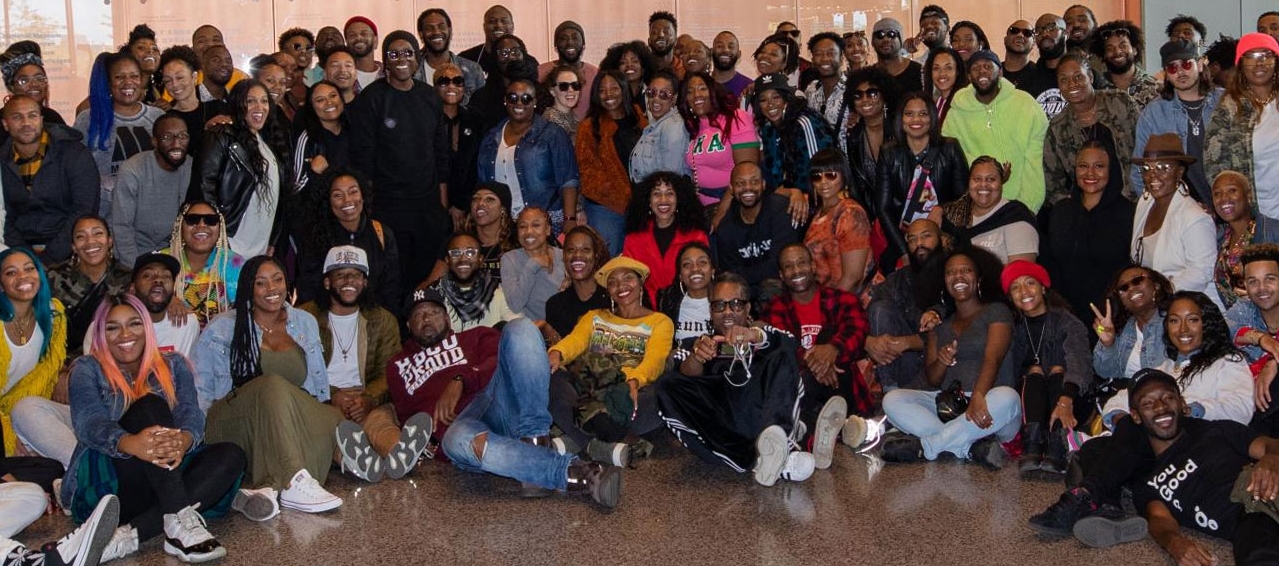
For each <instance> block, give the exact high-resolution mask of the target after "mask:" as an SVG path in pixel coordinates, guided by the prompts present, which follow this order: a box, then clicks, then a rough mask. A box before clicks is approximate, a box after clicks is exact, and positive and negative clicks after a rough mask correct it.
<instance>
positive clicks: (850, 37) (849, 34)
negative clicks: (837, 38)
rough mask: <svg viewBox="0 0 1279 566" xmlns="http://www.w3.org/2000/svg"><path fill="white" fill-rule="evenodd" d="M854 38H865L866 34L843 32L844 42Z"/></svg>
mask: <svg viewBox="0 0 1279 566" xmlns="http://www.w3.org/2000/svg"><path fill="white" fill-rule="evenodd" d="M854 37H866V32H864V31H848V32H844V39H845V40H848V39H852V38H854Z"/></svg>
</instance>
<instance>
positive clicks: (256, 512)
mask: <svg viewBox="0 0 1279 566" xmlns="http://www.w3.org/2000/svg"><path fill="white" fill-rule="evenodd" d="M279 498H280V492H278V491H276V490H275V488H273V487H262V488H258V489H248V488H240V491H239V492H237V493H236V494H235V499H232V500H231V509H232V510H235V511H239V512H240V513H243V514H244V516H245V517H248V519H249V520H250V521H258V522H261V521H266V520H268V519H271V518H273V517H275V516H276V515H279V514H280V503H279V501H278V499H279Z"/></svg>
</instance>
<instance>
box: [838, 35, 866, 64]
mask: <svg viewBox="0 0 1279 566" xmlns="http://www.w3.org/2000/svg"><path fill="white" fill-rule="evenodd" d="M869 56H870V43H869V42H868V41H867V40H866V36H864V35H853V36H849V38H848V39H846V40H844V58H845V59H848V65H849V66H850V67H853V68H856V69H860V68H862V67H863V66H865V65H866V59H867V57H869Z"/></svg>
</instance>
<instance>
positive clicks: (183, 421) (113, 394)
mask: <svg viewBox="0 0 1279 566" xmlns="http://www.w3.org/2000/svg"><path fill="white" fill-rule="evenodd" d="M163 356H164V362H165V363H166V364H168V365H169V370H170V371H171V372H173V389H174V392H175V393H176V394H177V396H178V400H177V404H176V405H175V406H174V407H173V424H174V426H175V427H177V428H179V429H181V430H183V431H185V432H188V433H190V434H191V448H190V449H188V452H190V450H192V449H195V448H196V447H197V446H199V445H200V442H202V441H203V440H204V413H203V412H201V411H200V408H199V406H198V403H197V401H196V390H195V375H194V371H193V370H192V369H191V362H188V361H187V359H186V358H184V357H182V355H181V354H174V353H167V354H163ZM69 383H70V391H69V395H70V400H71V426H72V428H73V429H74V430H75V437H76V441H77V443H76V447H75V452H74V453H72V454H71V465H70V466H68V467H67V474H66V477H65V478H64V479H63V481H62V500H63V501H68V502H69V501H71V497H72V496H73V495H74V494H75V492H76V488H77V483H78V478H77V477H76V474H77V471H78V469H79V467H80V466H79V461H80V456H81V454H84V453H85V452H87V451H89V450H94V451H97V452H101V453H102V454H106V455H107V456H110V457H112V458H131V456H129V455H128V454H125V453H123V452H120V450H119V448H118V446H119V445H120V439H121V438H123V437H124V435H125V434H127V433H126V432H125V431H124V429H123V428H120V425H119V421H120V419H121V418H122V417H124V413H125V411H127V410H128V405H126V404H125V400H124V395H122V394H121V393H120V392H119V391H116V390H115V389H113V388H112V387H111V384H110V383H108V382H107V377H106V374H105V373H104V372H103V371H102V365H101V364H99V363H98V360H97V358H94V357H93V356H81V357H80V358H78V359H76V361H75V362H74V363H73V364H72V366H71V377H70V380H69ZM151 392H152V393H155V394H156V395H159V396H161V397H163V396H164V392H163V390H162V389H160V385H159V383H157V382H156V381H155V380H154V379H152V380H151Z"/></svg>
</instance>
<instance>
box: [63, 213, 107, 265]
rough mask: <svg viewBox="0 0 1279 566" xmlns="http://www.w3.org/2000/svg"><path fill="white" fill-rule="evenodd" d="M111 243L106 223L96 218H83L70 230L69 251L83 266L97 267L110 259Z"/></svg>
mask: <svg viewBox="0 0 1279 566" xmlns="http://www.w3.org/2000/svg"><path fill="white" fill-rule="evenodd" d="M111 243H112V242H111V234H110V233H109V232H108V231H107V225H106V224H104V223H103V222H102V221H101V220H98V219H96V218H83V219H81V220H80V221H79V222H76V223H75V227H74V228H72V230H71V251H72V252H74V253H75V256H76V258H77V259H79V260H80V263H81V264H82V265H84V266H88V267H98V266H101V265H103V264H105V263H106V262H107V260H109V259H111Z"/></svg>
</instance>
